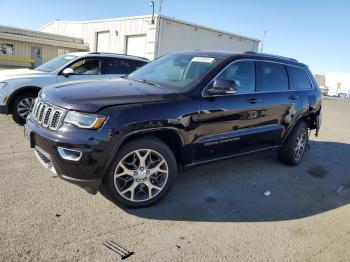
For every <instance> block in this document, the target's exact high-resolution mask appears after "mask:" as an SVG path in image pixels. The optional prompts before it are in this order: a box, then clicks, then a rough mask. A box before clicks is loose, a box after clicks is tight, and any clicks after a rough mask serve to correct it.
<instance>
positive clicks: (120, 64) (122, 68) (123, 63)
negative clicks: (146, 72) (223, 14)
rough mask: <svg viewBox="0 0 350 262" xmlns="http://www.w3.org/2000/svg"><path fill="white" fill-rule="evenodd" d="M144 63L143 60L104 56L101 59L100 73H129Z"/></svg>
mask: <svg viewBox="0 0 350 262" xmlns="http://www.w3.org/2000/svg"><path fill="white" fill-rule="evenodd" d="M144 64H146V63H145V62H143V61H136V60H131V59H121V58H104V59H103V60H102V74H130V73H132V72H134V71H135V70H136V69H137V68H139V67H141V66H143V65H144Z"/></svg>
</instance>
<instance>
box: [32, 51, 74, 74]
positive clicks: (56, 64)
mask: <svg viewBox="0 0 350 262" xmlns="http://www.w3.org/2000/svg"><path fill="white" fill-rule="evenodd" d="M76 57H77V56H74V55H68V54H67V55H61V56H58V57H56V58H54V59H52V60H50V61H49V62H47V63H45V64H42V65H41V66H38V67H37V68H35V69H34V70H37V71H44V72H53V71H55V70H57V69H58V68H60V67H61V66H63V65H65V64H67V63H68V62H69V61H71V60H73V59H74V58H76Z"/></svg>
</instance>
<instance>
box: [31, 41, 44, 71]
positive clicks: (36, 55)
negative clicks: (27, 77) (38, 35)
mask: <svg viewBox="0 0 350 262" xmlns="http://www.w3.org/2000/svg"><path fill="white" fill-rule="evenodd" d="M32 59H33V61H34V67H38V66H40V65H41V64H42V55H41V47H36V46H32Z"/></svg>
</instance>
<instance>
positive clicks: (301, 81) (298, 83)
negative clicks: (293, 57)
mask: <svg viewBox="0 0 350 262" xmlns="http://www.w3.org/2000/svg"><path fill="white" fill-rule="evenodd" d="M288 72H289V76H290V78H291V81H292V88H293V89H294V90H305V89H312V85H311V82H310V79H309V77H308V76H307V74H306V72H305V70H304V69H302V68H299V67H295V66H289V67H288Z"/></svg>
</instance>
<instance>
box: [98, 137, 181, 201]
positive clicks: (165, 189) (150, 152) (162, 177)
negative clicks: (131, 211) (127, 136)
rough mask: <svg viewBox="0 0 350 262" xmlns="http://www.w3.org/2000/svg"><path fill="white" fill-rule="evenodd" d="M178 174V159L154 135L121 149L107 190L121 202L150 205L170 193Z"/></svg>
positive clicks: (105, 187)
mask: <svg viewBox="0 0 350 262" xmlns="http://www.w3.org/2000/svg"><path fill="white" fill-rule="evenodd" d="M176 176H177V164H176V159H175V156H174V154H173V152H172V151H171V149H170V148H169V147H168V146H167V145H166V144H165V143H163V142H162V141H161V140H159V139H157V138H154V137H147V138H142V139H137V140H133V141H131V142H129V143H127V144H125V145H124V146H123V147H122V148H121V149H120V150H119V151H118V153H117V155H116V156H115V158H114V160H113V163H112V165H111V167H110V170H109V171H108V173H107V174H106V177H105V179H104V181H103V185H102V186H103V192H104V194H107V195H108V198H109V199H110V200H112V201H113V202H114V203H115V204H117V205H122V206H124V207H127V208H140V207H147V206H151V205H153V204H155V203H156V202H158V201H159V200H161V199H162V198H164V197H165V196H166V195H167V194H168V193H169V191H170V189H171V187H172V186H173V184H174V182H175V179H176Z"/></svg>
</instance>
